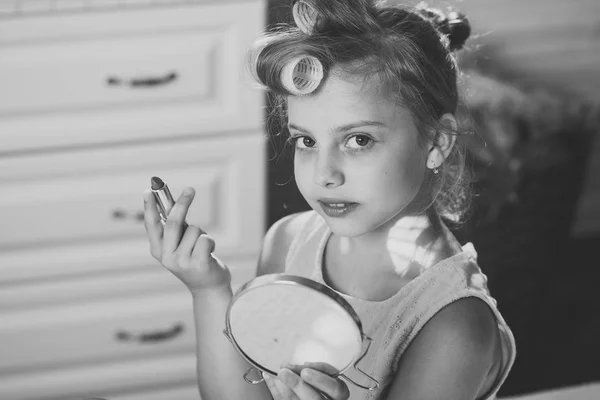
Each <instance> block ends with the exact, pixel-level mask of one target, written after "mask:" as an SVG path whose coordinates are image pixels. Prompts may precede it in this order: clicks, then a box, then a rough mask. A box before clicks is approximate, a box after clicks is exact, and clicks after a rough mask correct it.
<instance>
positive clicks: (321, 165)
mask: <svg viewBox="0 0 600 400" xmlns="http://www.w3.org/2000/svg"><path fill="white" fill-rule="evenodd" d="M338 164H339V163H338V162H337V160H336V159H335V157H334V156H332V155H331V154H322V155H321V154H320V155H319V158H318V160H317V166H316V169H315V178H314V181H315V183H316V184H317V185H319V186H322V187H328V188H333V187H337V186H340V185H343V184H344V174H343V173H342V170H341V168H339V165H338Z"/></svg>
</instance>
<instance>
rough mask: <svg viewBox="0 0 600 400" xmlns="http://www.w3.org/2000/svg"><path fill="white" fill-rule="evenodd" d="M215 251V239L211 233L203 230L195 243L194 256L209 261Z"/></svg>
mask: <svg viewBox="0 0 600 400" xmlns="http://www.w3.org/2000/svg"><path fill="white" fill-rule="evenodd" d="M213 251H215V241H214V239H213V238H211V237H210V236H209V235H207V234H205V233H204V232H202V231H201V234H200V235H198V238H197V240H196V242H195V243H194V249H193V251H192V258H194V259H197V260H200V261H209V260H210V258H211V253H212V252H213Z"/></svg>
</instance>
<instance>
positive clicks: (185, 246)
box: [177, 225, 204, 259]
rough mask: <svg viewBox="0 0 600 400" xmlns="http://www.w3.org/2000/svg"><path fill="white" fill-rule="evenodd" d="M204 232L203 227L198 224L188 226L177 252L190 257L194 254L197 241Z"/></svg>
mask: <svg viewBox="0 0 600 400" xmlns="http://www.w3.org/2000/svg"><path fill="white" fill-rule="evenodd" d="M203 233H204V232H203V231H202V229H200V228H198V227H197V226H194V225H192V226H189V227H186V229H185V232H184V233H183V238H181V242H179V247H178V248H177V253H178V254H179V255H180V256H183V257H186V258H188V259H189V258H190V257H191V256H192V251H193V250H194V246H195V245H196V241H197V240H198V238H199V237H200V235H202V234H203Z"/></svg>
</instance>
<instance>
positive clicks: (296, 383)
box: [277, 368, 347, 400]
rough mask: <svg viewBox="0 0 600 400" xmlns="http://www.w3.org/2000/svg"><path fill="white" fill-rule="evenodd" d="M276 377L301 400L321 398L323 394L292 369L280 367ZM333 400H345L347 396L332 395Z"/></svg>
mask: <svg viewBox="0 0 600 400" xmlns="http://www.w3.org/2000/svg"><path fill="white" fill-rule="evenodd" d="M277 377H278V378H279V379H280V380H281V381H282V382H283V383H284V384H285V385H286V386H287V387H288V388H290V389H291V390H292V392H294V393H295V394H296V395H297V396H298V397H299V398H300V399H301V400H323V395H321V393H320V392H319V390H320V389H318V388H316V387H313V386H312V385H311V384H309V383H308V381H307V382H305V381H304V380H302V378H300V376H298V375H296V374H295V373H294V372H293V371H292V370H290V369H287V368H282V369H281V370H280V371H279V373H278V374H277ZM333 399H335V400H338V399H339V400H346V399H347V398H344V399H342V398H338V397H333Z"/></svg>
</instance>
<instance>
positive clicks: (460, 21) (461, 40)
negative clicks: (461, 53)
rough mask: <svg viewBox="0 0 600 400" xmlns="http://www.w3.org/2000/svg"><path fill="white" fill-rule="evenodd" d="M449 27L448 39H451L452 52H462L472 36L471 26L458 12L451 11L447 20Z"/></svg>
mask: <svg viewBox="0 0 600 400" xmlns="http://www.w3.org/2000/svg"><path fill="white" fill-rule="evenodd" d="M446 24H447V26H448V31H449V32H448V33H447V35H448V39H450V50H452V51H454V50H460V49H462V48H463V46H464V45H465V42H466V41H467V39H468V38H469V36H470V35H471V24H470V23H469V20H468V19H467V17H466V16H465V15H464V14H462V13H460V12H458V11H451V12H450V13H448V16H447V18H446Z"/></svg>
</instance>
